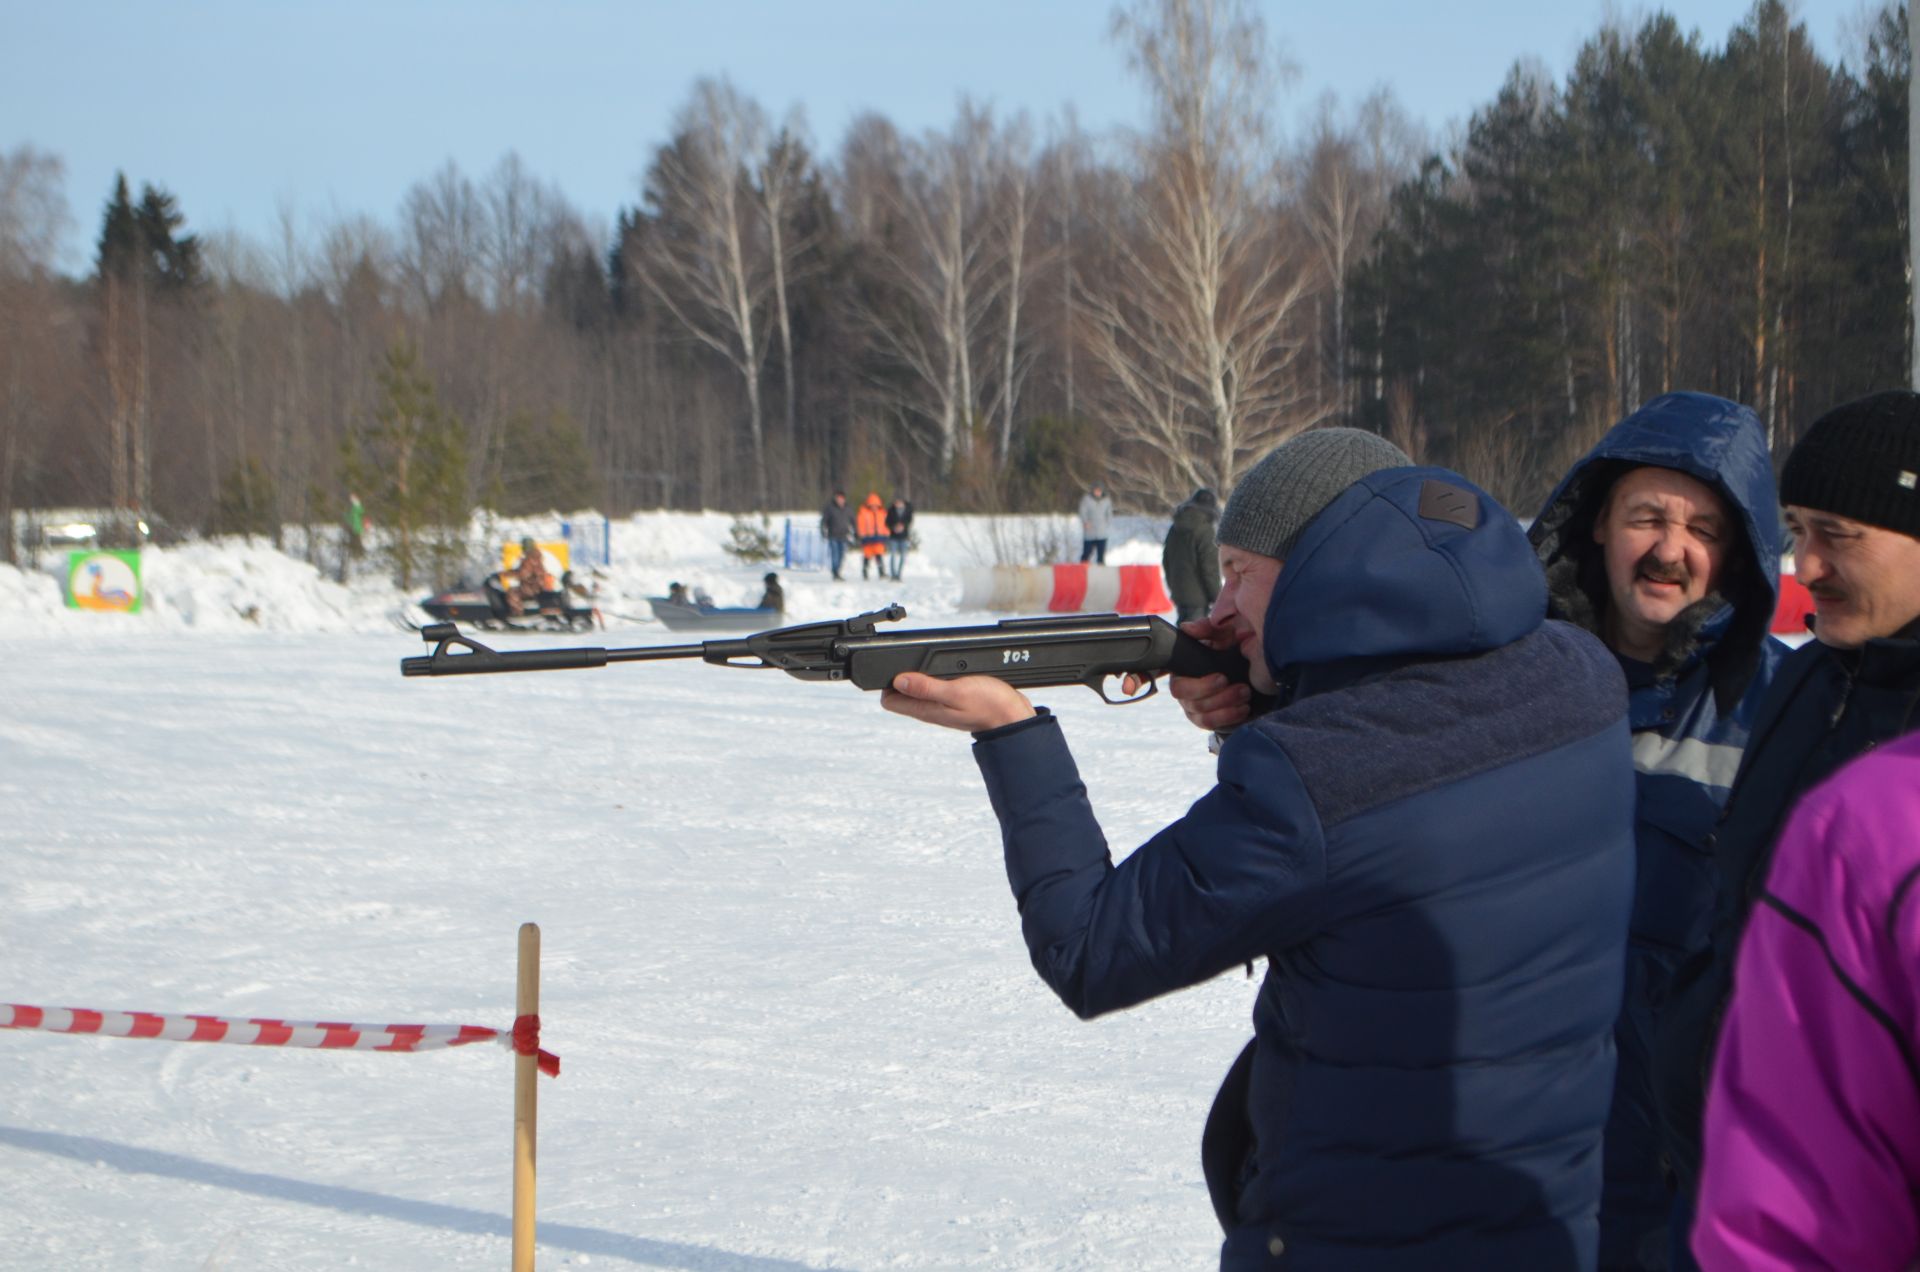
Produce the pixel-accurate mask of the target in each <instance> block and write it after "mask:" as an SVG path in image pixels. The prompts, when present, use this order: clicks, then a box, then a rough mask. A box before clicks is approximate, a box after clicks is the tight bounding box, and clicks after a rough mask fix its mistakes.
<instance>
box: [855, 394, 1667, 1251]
mask: <svg viewBox="0 0 1920 1272" xmlns="http://www.w3.org/2000/svg"><path fill="white" fill-rule="evenodd" d="M1406 464H1407V459H1406V456H1405V455H1403V454H1401V453H1400V451H1399V450H1398V448H1396V447H1394V446H1393V445H1392V444H1391V443H1389V442H1387V441H1385V440H1384V439H1382V438H1380V437H1378V436H1376V435H1374V434H1371V433H1366V432H1362V431H1360V430H1357V429H1321V430H1315V431H1312V432H1309V433H1305V434H1302V435H1301V436H1300V437H1297V438H1294V439H1293V440H1291V441H1289V442H1287V443H1286V444H1285V445H1283V446H1281V447H1279V448H1278V449H1276V450H1275V451H1273V452H1272V453H1271V454H1269V455H1268V456H1267V457H1266V459H1264V460H1262V461H1261V462H1260V463H1259V464H1258V465H1256V466H1255V467H1254V469H1253V470H1252V471H1251V472H1249V473H1248V474H1247V475H1246V477H1245V478H1243V479H1242V480H1241V482H1240V483H1239V485H1238V486H1236V487H1235V489H1234V492H1233V496H1232V498H1231V499H1230V500H1229V501H1228V503H1227V507H1226V510H1225V512H1224V513H1223V514H1222V515H1221V519H1220V527H1219V532H1218V537H1219V542H1220V565H1221V574H1222V578H1223V580H1224V584H1223V587H1222V589H1221V592H1220V595H1219V596H1218V598H1216V599H1215V601H1214V606H1213V611H1212V615H1211V617H1210V618H1209V620H1208V623H1207V626H1208V629H1209V630H1208V632H1207V633H1206V636H1207V638H1208V639H1210V640H1212V641H1214V642H1215V643H1217V644H1219V645H1221V646H1222V647H1237V648H1238V649H1239V650H1240V651H1241V652H1242V653H1243V654H1245V655H1246V656H1247V658H1248V660H1249V663H1250V672H1251V679H1252V681H1253V684H1254V686H1255V687H1256V688H1258V689H1260V690H1262V691H1263V692H1265V693H1267V694H1270V695H1273V696H1274V697H1275V698H1276V700H1277V705H1276V706H1275V707H1274V708H1273V709H1271V710H1269V711H1267V712H1265V713H1264V714H1261V715H1259V716H1258V717H1257V718H1253V719H1251V720H1247V721H1245V722H1244V723H1243V724H1242V725H1241V727H1239V728H1238V729H1236V730H1235V731H1234V732H1233V733H1232V734H1231V735H1229V736H1228V737H1227V739H1226V740H1225V742H1224V743H1223V744H1222V746H1221V748H1220V761H1219V772H1218V779H1217V782H1216V784H1215V785H1214V786H1213V788H1212V789H1211V790H1209V791H1207V792H1205V793H1204V794H1202V795H1201V796H1200V798H1199V799H1198V800H1197V801H1196V802H1195V803H1194V804H1193V805H1192V807H1191V808H1189V809H1188V811H1187V812H1186V814H1185V815H1184V816H1182V817H1181V818H1180V819H1179V820H1177V821H1175V822H1174V823H1173V824H1172V825H1170V826H1168V827H1166V828H1165V829H1164V830H1162V831H1160V832H1159V833H1158V834H1156V835H1154V836H1153V837H1152V838H1151V839H1149V840H1148V841H1147V842H1146V843H1145V844H1143V845H1142V846H1140V847H1139V848H1136V849H1135V850H1134V851H1132V852H1131V853H1128V854H1125V855H1124V856H1123V857H1122V859H1121V860H1120V861H1119V863H1118V864H1115V862H1114V860H1113V854H1112V853H1111V852H1110V851H1109V850H1108V847H1107V842H1106V839H1105V837H1104V835H1103V834H1102V832H1101V829H1100V826H1099V824H1098V822H1096V820H1095V819H1094V815H1093V810H1092V807H1091V805H1090V804H1089V802H1088V799H1087V790H1086V787H1085V786H1084V785H1083V784H1082V783H1081V780H1080V776H1079V773H1078V770H1077V769H1076V768H1075V765H1074V759H1073V756H1072V754H1071V753H1070V752H1069V751H1068V749H1067V744H1066V739H1065V736H1064V734H1063V732H1062V730H1061V727H1060V723H1059V721H1058V720H1057V719H1056V718H1055V717H1053V716H1052V715H1051V714H1049V713H1048V712H1047V711H1046V709H1045V708H1040V709H1038V710H1036V709H1035V708H1034V706H1033V705H1032V704H1031V703H1030V702H1029V701H1028V700H1027V698H1026V697H1025V695H1023V694H1021V693H1020V692H1019V691H1017V690H1015V689H1014V688H1013V687H1012V686H1010V685H1008V684H1006V683H1005V682H1003V681H1000V680H997V679H994V678H992V677H986V676H966V677H961V678H959V679H956V680H951V681H948V680H938V679H935V678H933V677H931V676H926V675H921V674H917V673H905V674H902V675H901V676H899V677H898V678H897V679H896V680H895V681H894V685H893V688H892V689H891V690H889V691H888V692H886V693H885V694H884V695H883V698H882V701H883V703H884V704H885V706H886V707H887V708H888V709H889V710H892V711H896V712H899V713H901V714H905V715H910V716H913V717H915V718H917V719H921V720H926V721H928V722H931V723H936V724H943V725H946V726H948V727H950V728H957V729H965V730H969V731H972V732H973V734H974V737H975V746H974V758H975V760H976V761H977V762H978V763H979V766H980V770H981V773H982V775H983V776H984V777H985V779H986V787H987V794H988V796H989V798H990V799H991V800H992V802H993V809H994V813H995V814H996V816H997V817H998V818H999V821H1000V830H1001V837H1002V840H1003V845H1004V850H1005V855H1006V867H1007V875H1008V879H1009V882H1010V883H1011V884H1012V886H1013V892H1014V896H1015V898H1016V900H1017V901H1018V904H1019V909H1020V918H1021V927H1022V931H1023V932H1024V934H1025V936H1026V941H1027V949H1028V953H1029V955H1030V957H1031V958H1032V961H1033V965H1034V968H1035V969H1036V970H1037V971H1038V972H1039V973H1040V975H1041V977H1042V978H1043V979H1044V980H1045V981H1046V982H1047V984H1048V985H1050V986H1052V987H1053V989H1054V991H1055V992H1056V993H1058V994H1059V995H1060V997H1061V999H1062V1000H1063V1001H1064V1002H1065V1003H1066V1004H1067V1005H1068V1006H1069V1007H1070V1008H1071V1009H1072V1010H1073V1011H1074V1012H1075V1013H1076V1014H1078V1015H1080V1016H1083V1017H1091V1016H1097V1015H1100V1014H1102V1013H1105V1012H1109V1011H1114V1010H1117V1009H1119V1008H1123V1007H1129V1006H1132V1005H1134V1004H1136V1003H1142V1002H1145V1001H1147V1000H1148V999H1151V998H1155V997H1158V996H1159V995H1161V994H1165V993H1168V992H1170V991H1172V990H1176V989H1181V988H1184V987H1186V986H1189V985H1197V984H1199V983H1201V982H1202V981H1206V980H1210V979H1212V978H1213V977H1215V976H1218V975H1220V974H1221V973H1223V972H1228V971H1232V970H1234V969H1237V968H1240V967H1242V966H1243V965H1246V964H1248V963H1250V962H1251V961H1252V960H1255V959H1261V958H1264V959H1266V960H1267V972H1266V978H1265V980H1264V982H1263V983H1262V985H1261V988H1260V991H1259V994H1258V996H1257V997H1256V999H1255V1002H1254V1008H1253V1033H1254V1038H1253V1041H1252V1042H1251V1043H1250V1044H1249V1045H1248V1047H1247V1049H1246V1051H1245V1052H1243V1053H1242V1055H1241V1057H1240V1059H1239V1060H1238V1061H1237V1062H1236V1063H1235V1064H1234V1065H1233V1067H1232V1069H1231V1070H1230V1071H1229V1073H1228V1075H1227V1079H1226V1082H1225V1083H1224V1084H1223V1086H1222V1088H1221V1091H1220V1094H1219V1096H1218V1097H1217V1098H1216V1100H1215V1103H1214V1109H1213V1112H1212V1114H1211V1115H1210V1116H1209V1118H1208V1121H1207V1127H1206V1131H1205V1134H1204V1135H1203V1137H1202V1143H1201V1158H1202V1162H1203V1165H1204V1167H1205V1172H1206V1177H1207V1187H1208V1191H1209V1193H1210V1194H1211V1196H1212V1199H1213V1204H1214V1210H1215V1213H1216V1214H1217V1215H1218V1217H1219V1219H1220V1222H1221V1225H1222V1226H1223V1228H1224V1229H1225V1231H1226V1241H1225V1244H1224V1246H1223V1247H1222V1250H1221V1256H1220V1266H1221V1267H1222V1269H1225V1270H1228V1272H1241V1270H1243V1269H1244V1270H1248V1272H1250V1270H1252V1269H1256V1268H1258V1269H1267V1268H1275V1269H1285V1268H1289V1267H1298V1268H1301V1269H1314V1270H1316V1272H1326V1270H1332V1272H1349V1270H1355V1272H1357V1270H1362V1269H1364V1270H1367V1272H1373V1270H1376V1269H1387V1268H1391V1269H1395V1270H1396V1272H1398V1270H1402V1269H1414V1270H1420V1272H1465V1270H1466V1269H1472V1270H1473V1272H1566V1270H1576V1272H1585V1270H1590V1269H1592V1268H1593V1267H1594V1259H1595V1247H1596V1244H1597V1240H1598V1235H1599V1234H1598V1225H1597V1223H1596V1221H1595V1210H1596V1207H1597V1204H1598V1201H1599V1197H1600V1136H1601V1128H1602V1126H1603V1124H1604V1122H1605V1120H1606V1114H1607V1099H1608V1096H1609V1094H1610V1092H1611V1087H1612V1082H1613V1022H1614V1017H1615V1016H1616V1015H1617V1014H1618V1012H1619V1008H1620V987H1621V980H1622V976H1623V968H1624V955H1625V948H1626V929H1627V913H1628V909H1629V906H1630V904H1631V902H1632V894H1633V760H1632V755H1631V753H1630V749H1629V743H1628V737H1627V727H1626V692H1625V688H1624V686H1623V685H1622V683H1621V679H1620V669H1619V667H1618V665H1617V664H1616V663H1615V662H1614V659H1613V656H1612V655H1611V654H1609V653H1608V652H1607V650H1606V647H1605V646H1603V645H1602V644H1601V643H1600V642H1599V641H1597V640H1595V639H1594V638H1593V637H1592V636H1591V635H1589V634H1587V633H1586V632H1583V631H1580V630H1579V629H1578V628H1575V627H1571V626H1568V625H1567V624H1564V623H1557V622H1551V621H1547V620H1546V619H1545V612H1546V584H1545V580H1544V579H1543V578H1542V576H1541V572H1540V565H1539V562H1538V561H1537V560H1536V559H1535V557H1534V554H1533V550H1532V548H1531V547H1530V546H1529V545H1528V543H1527V541H1526V537H1525V536H1524V535H1523V534H1522V533H1521V531H1520V527H1519V525H1518V524H1517V523H1516V522H1515V521H1514V519H1513V517H1512V515H1511V514H1509V513H1508V512H1507V511H1506V510H1505V509H1503V508H1502V507H1500V505H1499V504H1497V503H1496V502H1494V500H1493V498H1492V497H1491V496H1489V495H1487V494H1486V493H1485V492H1483V491H1480V490H1478V489H1476V488H1475V487H1474V486H1472V485H1471V484H1469V483H1468V482H1467V481H1466V479H1465V478H1463V477H1460V476H1458V475H1456V474H1454V473H1451V472H1448V471H1446V470H1444V469H1437V468H1411V467H1406V466H1405V465H1406ZM1183 798H1184V797H1183Z"/></svg>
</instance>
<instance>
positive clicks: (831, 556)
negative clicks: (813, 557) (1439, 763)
mask: <svg viewBox="0 0 1920 1272" xmlns="http://www.w3.org/2000/svg"><path fill="white" fill-rule="evenodd" d="M820 537H821V538H822V539H825V540H826V541H827V561H828V563H829V565H830V567H831V568H832V570H833V577H834V578H836V579H838V578H839V577H840V567H841V566H842V565H844V564H845V563H846V560H847V545H848V544H849V543H852V542H853V509H851V508H849V507H847V492H846V491H844V490H836V491H834V492H833V498H831V499H829V500H827V506H826V507H824V508H822V509H821V510H820Z"/></svg>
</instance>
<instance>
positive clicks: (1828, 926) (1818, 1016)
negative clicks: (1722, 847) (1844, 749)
mask: <svg viewBox="0 0 1920 1272" xmlns="http://www.w3.org/2000/svg"><path fill="white" fill-rule="evenodd" d="M1916 878H1920V734H1909V735H1908V736H1907V737H1905V738H1903V739H1901V740H1900V741H1898V742H1891V743H1888V744H1887V745H1886V746H1884V747H1882V748H1880V749H1879V750H1878V751H1874V752H1871V753H1869V754H1867V755H1865V756H1862V757H1861V758H1859V759H1857V760H1855V761H1853V762H1852V763H1850V764H1848V765H1847V766H1846V767H1844V768H1842V769H1841V770H1840V771H1839V772H1838V773H1836V774H1834V775H1833V777H1831V778H1829V779H1828V780H1827V781H1826V782H1824V783H1822V784H1821V785H1819V786H1817V787H1815V788H1814V789H1813V790H1812V791H1811V792H1809V793H1808V795H1807V796H1806V798H1805V800H1803V801H1802V802H1801V804H1800V806H1799V807H1798V808H1796V809H1795V810H1794V812H1793V816H1792V818H1791V820H1790V821H1789V822H1788V823H1787V827H1786V830H1785V831H1783V832H1782V834H1781V837H1780V843H1779V846H1778V848H1776V849H1775V852H1774V858H1773V866H1772V869H1771V872H1770V873H1769V874H1768V876H1767V890H1766V892H1765V893H1763V894H1762V896H1761V898H1760V901H1759V903H1758V904H1756V905H1755V906H1754V908H1753V917H1752V919H1751V921H1750V922H1749V923H1748V926H1747V931H1746V935H1745V937H1744V938H1743V940H1742V942H1741V945H1740V959H1739V962H1738V964H1737V965H1736V969H1735V972H1734V987H1735V988H1734V994H1733V1001H1732V1005H1731V1006H1730V1007H1729V1009H1728V1012H1727V1020H1726V1024H1725V1026H1724V1029H1723V1031H1722V1033H1721V1035H1720V1049H1719V1054H1718V1056H1717V1058H1716V1060H1715V1064H1714V1072H1713V1086H1712V1090H1711V1092H1710V1093H1709V1095H1708V1098H1707V1127H1706V1161H1705V1167H1704V1171H1703V1174H1702V1176H1701V1182H1700V1198H1699V1207H1698V1219H1697V1220H1696V1222H1695V1224H1694V1229H1693V1252H1694V1255H1695V1257H1697V1258H1698V1259H1699V1261H1700V1266H1701V1267H1702V1268H1703V1269H1705V1272H1715V1270H1716V1269H1722V1268H1727V1269H1732V1268H1739V1269H1743V1270H1744V1269H1776V1268H1777V1269H1796V1270H1798V1269H1810V1268H1833V1269H1848V1270H1849V1272H1872V1270H1873V1269H1880V1268H1885V1269H1890V1270H1897V1269H1903V1268H1909V1267H1913V1266H1915V1263H1916V1259H1917V1258H1920V1208H1917V1207H1916V1201H1915V1198H1916V1197H1920V1064H1916V1055H1917V1054H1920V901H1916V900H1915V899H1914V897H1913V894H1914V893H1915V892H1916V891H1920V889H1915V888H1914V887H1913V886H1912V885H1913V884H1914V882H1915V880H1916Z"/></svg>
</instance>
